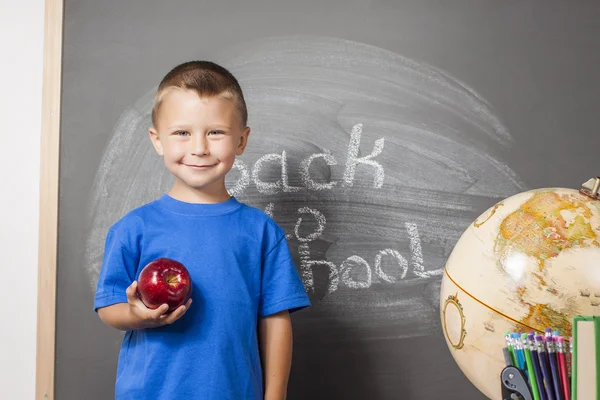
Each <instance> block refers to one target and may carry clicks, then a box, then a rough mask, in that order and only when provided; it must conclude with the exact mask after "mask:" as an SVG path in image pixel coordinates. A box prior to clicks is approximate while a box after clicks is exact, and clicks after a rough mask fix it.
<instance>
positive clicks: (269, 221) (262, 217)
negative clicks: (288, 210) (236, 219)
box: [240, 202, 282, 230]
mask: <svg viewBox="0 0 600 400" xmlns="http://www.w3.org/2000/svg"><path fill="white" fill-rule="evenodd" d="M240 204H241V207H240V211H241V212H242V213H244V217H246V218H250V219H252V220H254V222H256V223H259V224H261V225H264V226H265V227H267V228H271V229H275V230H282V229H281V227H280V226H279V225H278V224H277V222H275V220H274V219H273V218H271V216H269V215H268V214H267V213H266V212H265V211H263V210H261V209H260V208H258V207H254V206H251V205H248V204H246V203H242V202H240Z"/></svg>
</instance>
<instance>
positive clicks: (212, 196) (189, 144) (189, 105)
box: [150, 88, 250, 203]
mask: <svg viewBox="0 0 600 400" xmlns="http://www.w3.org/2000/svg"><path fill="white" fill-rule="evenodd" d="M249 134H250V128H247V127H242V124H241V121H240V117H239V115H238V111H237V109H236V107H235V103H234V100H230V99H229V98H227V97H226V96H210V97H200V96H199V95H198V94H197V92H196V91H194V90H186V89H179V88H170V89H168V90H167V91H166V93H164V95H163V96H162V101H161V105H160V110H159V112H158V118H157V121H156V124H155V126H154V127H152V128H150V139H151V140H152V144H153V145H154V148H155V149H156V152H157V153H158V154H159V155H160V156H162V157H163V158H164V161H165V165H166V167H167V169H168V170H169V171H170V172H171V173H172V174H173V175H174V176H175V183H174V185H173V187H172V188H171V190H170V192H169V195H171V196H172V197H174V198H176V199H178V200H181V201H186V202H192V203H217V202H221V201H226V200H227V199H229V194H228V193H227V189H226V188H225V175H226V174H227V173H228V172H229V171H230V170H231V167H232V166H233V163H234V161H235V157H236V156H239V155H241V154H242V153H243V152H244V149H245V148H246V143H247V140H248V135H249Z"/></svg>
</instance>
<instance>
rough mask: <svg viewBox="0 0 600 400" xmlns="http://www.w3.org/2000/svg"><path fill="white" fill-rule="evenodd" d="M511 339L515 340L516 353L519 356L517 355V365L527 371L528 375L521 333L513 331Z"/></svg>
mask: <svg viewBox="0 0 600 400" xmlns="http://www.w3.org/2000/svg"><path fill="white" fill-rule="evenodd" d="M511 339H512V341H513V345H514V348H515V354H516V356H517V357H516V358H517V367H519V369H520V370H521V371H523V372H524V373H525V375H527V370H526V368H525V354H523V343H521V339H520V338H519V334H518V333H513V334H512V335H511Z"/></svg>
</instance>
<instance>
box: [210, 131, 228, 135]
mask: <svg viewBox="0 0 600 400" xmlns="http://www.w3.org/2000/svg"><path fill="white" fill-rule="evenodd" d="M223 133H225V132H223V131H210V132H208V134H209V135H222V134H223Z"/></svg>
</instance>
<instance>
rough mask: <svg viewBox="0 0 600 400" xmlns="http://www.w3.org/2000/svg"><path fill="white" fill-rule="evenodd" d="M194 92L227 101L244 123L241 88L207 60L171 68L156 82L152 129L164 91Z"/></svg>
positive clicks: (232, 77) (234, 80)
mask: <svg viewBox="0 0 600 400" xmlns="http://www.w3.org/2000/svg"><path fill="white" fill-rule="evenodd" d="M173 87H175V88H180V89H187V90H195V91H196V92H197V93H198V95H199V96H220V97H223V98H226V99H231V100H233V101H234V102H235V106H236V108H237V109H238V113H239V117H240V122H241V125H242V127H245V126H246V123H247V122H248V110H247V109H246V101H245V100H244V94H243V93H242V88H241V87H240V84H239V83H238V81H237V79H235V77H234V76H233V75H232V74H231V72H229V71H228V70H227V69H225V68H223V67H221V66H220V65H218V64H215V63H213V62H211V61H189V62H186V63H183V64H180V65H178V66H176V67H175V68H173V69H172V70H171V71H170V72H169V73H168V74H167V75H165V77H164V78H163V80H162V81H161V82H160V85H158V90H157V91H156V96H155V97H154V106H153V107H152V125H153V126H154V127H156V120H157V118H158V111H159V108H160V104H161V102H162V99H163V96H164V94H165V93H166V90H167V89H169V88H173Z"/></svg>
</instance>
